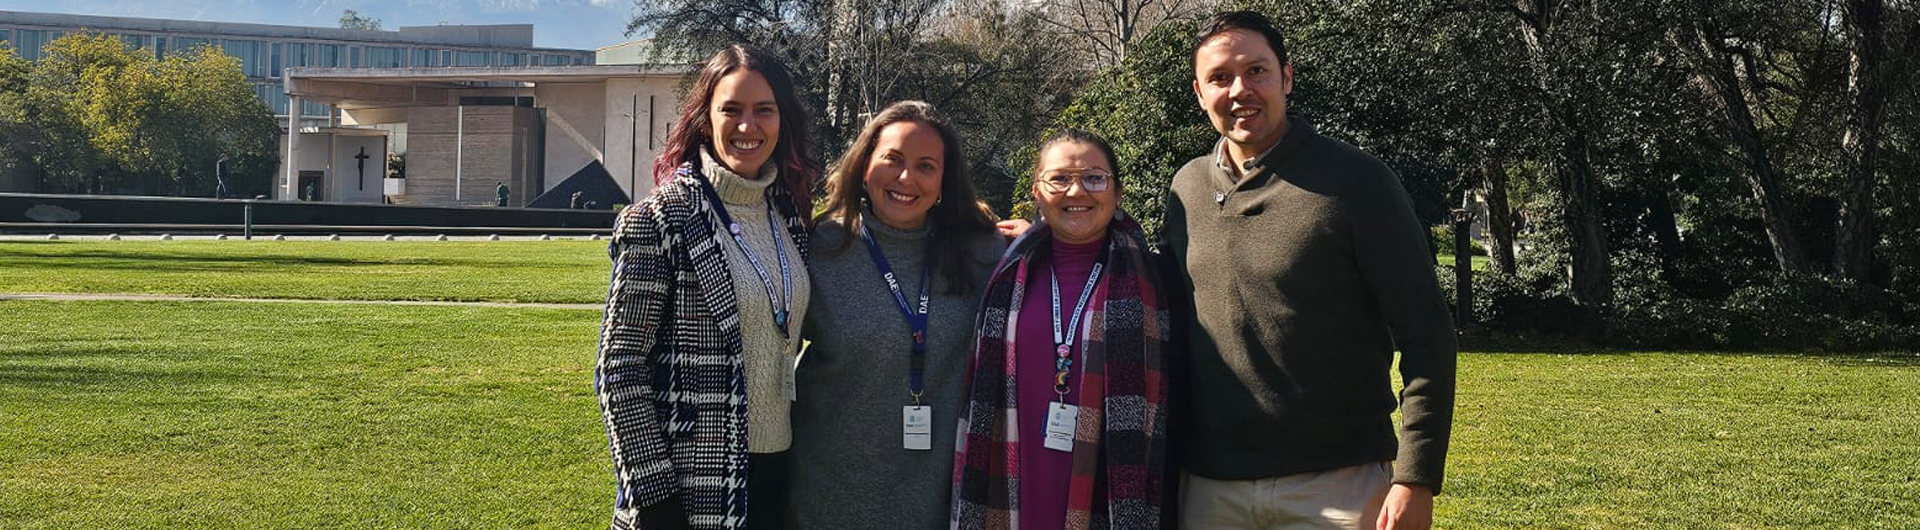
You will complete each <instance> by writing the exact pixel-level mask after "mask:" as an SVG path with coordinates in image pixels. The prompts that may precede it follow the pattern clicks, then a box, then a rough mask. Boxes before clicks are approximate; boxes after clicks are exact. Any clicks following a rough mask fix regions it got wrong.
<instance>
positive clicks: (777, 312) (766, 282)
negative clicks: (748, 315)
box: [693, 171, 793, 339]
mask: <svg viewBox="0 0 1920 530" xmlns="http://www.w3.org/2000/svg"><path fill="white" fill-rule="evenodd" d="M693 178H694V180H697V181H699V182H700V191H701V192H702V193H705V194H706V196H707V200H708V201H711V202H712V203H713V211H714V213H717V214H720V224H721V225H724V226H725V227H726V229H727V235H730V236H733V244H735V245H739V246H740V253H741V254H746V255H747V263H751V264H753V272H754V273H755V274H757V275H759V276H760V287H762V288H765V289H766V291H767V308H768V309H769V310H771V311H772V312H773V327H774V329H776V330H778V331H779V332H780V338H782V339H785V338H788V337H787V319H788V317H789V316H790V315H792V314H793V267H792V266H791V265H789V264H788V263H787V247H786V245H782V244H780V232H781V230H780V227H781V223H780V219H779V216H778V215H775V214H774V212H773V201H772V200H771V199H769V200H766V201H765V202H766V203H767V231H769V232H772V233H773V252H774V255H775V256H778V257H779V259H780V287H781V288H780V290H778V291H776V290H774V287H773V275H772V274H769V273H768V272H767V267H766V266H765V265H762V264H760V258H759V257H756V256H754V254H753V247H750V246H748V245H747V238H745V237H741V236H740V224H739V223H735V222H733V216H732V215H728V214H727V203H726V202H724V201H721V200H720V193H719V192H717V191H714V189H713V183H712V182H707V177H706V176H705V175H701V174H700V172H698V171H695V172H693Z"/></svg>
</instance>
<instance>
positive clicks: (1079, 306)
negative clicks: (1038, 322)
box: [1043, 255, 1106, 452]
mask: <svg viewBox="0 0 1920 530" xmlns="http://www.w3.org/2000/svg"><path fill="white" fill-rule="evenodd" d="M1105 266H1106V259H1105V256H1104V255H1103V256H1102V258H1101V259H1100V260H1098V261H1095V262H1093V272H1091V273H1089V274H1087V285H1086V287H1085V288H1083V289H1081V290H1080V301H1079V302H1078V303H1076V304H1074V306H1073V316H1072V318H1071V319H1070V320H1068V321H1067V325H1066V326H1065V327H1061V325H1060V324H1061V322H1060V275H1059V273H1058V272H1056V270H1055V269H1056V268H1055V267H1049V268H1048V270H1047V276H1048V279H1049V280H1052V283H1051V284H1050V285H1051V286H1052V288H1053V345H1054V350H1053V351H1054V353H1055V354H1056V355H1057V356H1058V357H1057V358H1056V359H1055V360H1054V363H1053V369H1054V372H1053V392H1054V393H1055V394H1058V395H1059V396H1060V397H1059V399H1057V400H1055V401H1054V402H1052V403H1048V404H1047V430H1046V432H1045V433H1044V436H1045V438H1043V440H1045V443H1044V444H1043V445H1044V446H1045V447H1046V448H1048V449H1052V450H1055V451H1066V452H1073V433H1074V430H1075V428H1076V427H1078V425H1079V423H1080V407H1078V406H1075V405H1069V404H1067V392H1068V391H1070V390H1072V388H1073V387H1071V386H1068V383H1069V382H1071V381H1072V379H1073V339H1074V337H1075V336H1076V335H1079V334H1080V317H1082V316H1084V315H1085V314H1086V310H1087V300H1088V299H1090V298H1092V297H1093V289H1094V287H1095V286H1097V285H1099V283H1100V270H1101V269H1102V268H1104V267H1105Z"/></svg>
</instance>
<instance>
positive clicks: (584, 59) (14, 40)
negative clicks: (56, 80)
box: [0, 29, 593, 78]
mask: <svg viewBox="0 0 1920 530" xmlns="http://www.w3.org/2000/svg"><path fill="white" fill-rule="evenodd" d="M66 34H67V32H66V31H60V30H30V29H0V43H6V44H7V45H8V46H9V47H11V48H12V49H13V50H14V53H17V54H19V55H20V56H21V57H23V58H26V59H28V60H39V59H41V58H42V57H45V55H46V54H45V52H44V51H43V50H42V48H44V47H45V46H46V45H47V43H48V42H51V41H53V40H54V39H58V38H60V37H62V36H65V35H66ZM110 35H114V36H117V37H119V38H120V41H121V42H124V43H126V44H127V46H128V47H129V48H137V49H148V50H153V53H154V56H155V57H156V58H160V57H165V56H166V55H167V54H170V53H182V52H186V51H188V50H192V49H194V48H198V47H201V46H213V47H215V48H216V49H219V50H220V51H221V52H223V53H226V54H227V55H231V56H233V57H234V58H236V59H239V60H240V68H241V70H242V71H244V72H245V73H246V75H247V76H248V77H253V78H278V77H280V74H281V72H282V71H283V70H285V69H287V68H295V67H303V66H305V67H323V68H324V67H348V68H405V67H441V66H455V67H479V66H568V65H580V64H591V63H592V60H593V59H592V58H593V56H592V54H590V53H584V52H582V53H567V54H559V53H524V52H504V51H503V52H496V51H482V50H452V49H432V48H411V47H399V46H361V45H349V44H326V43H317V42H268V41H261V40H252V39H216V38H209V37H185V36H177V35H143V34H111V33H110Z"/></svg>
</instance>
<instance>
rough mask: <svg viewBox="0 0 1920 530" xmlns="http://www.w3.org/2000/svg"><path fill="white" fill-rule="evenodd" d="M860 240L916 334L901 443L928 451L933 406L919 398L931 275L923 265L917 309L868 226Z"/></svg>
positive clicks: (924, 368)
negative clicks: (909, 299)
mask: <svg viewBox="0 0 1920 530" xmlns="http://www.w3.org/2000/svg"><path fill="white" fill-rule="evenodd" d="M860 240H861V242H864V243H866V244H867V255H869V256H871V257H872V258H873V266H874V268H876V269H879V270H880V279H882V280H886V282H887V289H888V290H890V291H893V302H894V305H895V306H897V307H899V308H900V316H902V317H906V319H907V327H908V328H910V329H911V330H912V331H913V337H912V338H913V350H912V357H911V363H912V371H911V372H910V373H908V374H907V391H908V392H909V394H910V395H912V396H913V404H912V405H907V406H906V407H905V408H903V409H902V411H901V420H900V421H901V434H902V436H903V437H904V438H903V440H902V443H903V444H904V446H905V447H906V448H907V449H908V450H913V451H927V450H931V449H933V407H930V406H927V405H922V404H921V403H920V395H921V394H923V393H925V392H926V388H927V310H928V305H929V304H928V298H927V285H928V282H929V280H930V279H931V277H932V275H930V274H927V267H926V264H925V263H921V265H920V304H919V305H918V306H917V307H916V306H914V305H913V304H911V303H909V302H908V300H907V293H906V291H905V290H903V289H901V288H900V279H899V277H898V276H896V275H895V274H894V273H893V267H891V266H889V265H887V256H886V254H884V253H881V252H880V244H879V243H875V242H874V241H873V233H871V232H868V231H867V227H866V225H864V224H863V225H861V226H860Z"/></svg>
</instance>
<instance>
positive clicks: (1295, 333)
mask: <svg viewBox="0 0 1920 530" xmlns="http://www.w3.org/2000/svg"><path fill="white" fill-rule="evenodd" d="M1193 62H1194V82H1193V88H1194V94H1195V95H1196V96H1197V97H1198V99H1199V102H1200V105H1201V107H1202V108H1204V109H1205V110H1206V112H1207V116H1208V118H1209V119H1210V120H1211V121H1212V123H1213V126H1214V129H1215V130H1217V131H1219V132H1220V135H1221V136H1222V138H1221V140H1220V142H1219V144H1218V145H1217V146H1216V147H1215V148H1214V152H1213V153H1210V154H1208V155H1206V156H1202V157H1199V158H1196V159H1194V160H1193V161H1192V162H1189V163H1188V164H1187V165H1186V167H1184V168H1181V169H1180V171H1179V173H1177V174H1176V175H1175V176H1174V178H1173V186H1172V188H1173V189H1172V192H1173V196H1172V197H1170V198H1169V200H1168V201H1167V219H1166V226H1165V229H1164V233H1163V237H1164V239H1165V241H1164V245H1165V249H1164V250H1165V251H1166V252H1167V255H1168V256H1169V258H1170V259H1171V260H1174V261H1176V262H1177V265H1176V266H1174V267H1172V269H1173V270H1176V271H1178V273H1177V274H1178V275H1179V278H1178V281H1181V282H1184V285H1182V286H1181V287H1182V288H1184V289H1187V290H1188V291H1187V292H1190V293H1191V299H1190V301H1191V302H1192V304H1191V305H1189V306H1187V307H1186V309H1187V310H1186V311H1184V313H1185V314H1184V315H1182V316H1180V317H1179V319H1180V320H1181V321H1183V322H1184V333H1185V335H1186V341H1187V344H1188V347H1189V349H1188V352H1187V356H1186V358H1187V359H1188V361H1187V364H1186V365H1185V370H1186V374H1185V375H1186V377H1185V383H1186V389H1185V392H1184V395H1183V399H1182V401H1183V402H1184V406H1183V407H1182V408H1181V412H1182V417H1183V420H1182V425H1183V428H1182V432H1181V433H1180V437H1181V442H1180V444H1181V445H1182V446H1183V447H1184V449H1183V450H1182V451H1181V454H1180V457H1181V459H1182V462H1183V465H1184V469H1185V472H1186V474H1185V475H1184V476H1183V480H1182V482H1183V483H1184V484H1185V487H1184V489H1183V491H1182V493H1181V503H1180V509H1181V515H1180V519H1181V526H1182V527H1184V528H1367V529H1372V528H1383V529H1385V528H1396V529H1404V528H1411V529H1424V528H1427V527H1429V526H1430V525H1431V521H1432V510H1433V495H1434V494H1435V493H1438V492H1439V491H1440V485H1441V476H1442V471H1443V468H1444V467H1445V463H1446V452H1447V438H1448V432H1449V430H1450V429H1451V424H1452V415H1453V382H1454V381H1453V379H1454V355H1455V349H1456V347H1457V346H1456V343H1455V338H1454V333H1453V324H1452V321H1451V318H1450V316H1449V314H1448V310H1447V304H1446V301H1445V300H1443V299H1442V297H1441V294H1440V288H1439V285H1438V283H1437V282H1436V281H1435V279H1434V274H1433V265H1432V263H1433V261H1432V258H1431V256H1430V254H1429V253H1428V251H1427V246H1426V245H1427V242H1426V235H1425V229H1424V227H1423V226H1422V225H1421V224H1420V223H1419V221H1417V220H1416V219H1415V217H1414V214H1413V208H1412V206H1411V204H1410V202H1409V201H1408V198H1407V194H1406V191H1405V190H1403V189H1402V188H1401V186H1400V181H1399V178H1398V177H1397V176H1396V175H1395V174H1394V172H1393V171H1392V170H1390V169H1388V168H1387V167H1386V166H1385V165H1384V164H1382V163H1381V162H1380V161H1379V160H1377V159H1375V158H1374V157H1372V156H1370V155H1368V154H1366V153H1364V152H1361V151H1360V150H1359V149H1357V148H1355V147H1353V146H1351V145H1347V144H1345V143H1342V142H1340V141H1338V140H1334V139H1331V138H1327V137H1325V136H1320V135H1318V134H1316V133H1315V132H1314V130H1313V126H1312V125H1310V124H1308V123H1307V121H1306V120H1305V119H1304V118H1301V117H1299V116H1297V115H1289V114H1288V113H1287V107H1286V96H1287V94H1288V93H1289V92H1291V91H1292V88H1293V67H1292V64H1291V63H1289V62H1288V61H1287V53H1286V48H1285V45H1284V43H1283V42H1282V39H1281V35H1280V32H1279V30H1278V29H1276V28H1275V27H1274V26H1273V25H1272V23H1271V22H1269V21H1268V20H1267V19H1266V18H1265V17H1263V16H1261V15H1259V14H1257V13H1252V12H1233V13H1224V14H1221V15H1218V16H1216V17H1214V19H1213V20H1211V21H1210V22H1209V23H1208V24H1206V25H1205V26H1203V27H1202V29H1201V31H1200V34H1199V35H1198V37H1197V38H1196V40H1195V49H1194V55H1193ZM1174 292H1175V293H1176V294H1177V293H1180V292H1181V291H1179V290H1175V291H1174ZM1180 298H1181V297H1178V296H1176V301H1181V300H1180ZM1396 346H1398V349H1399V350H1400V351H1401V358H1400V375H1401V378H1402V379H1403V380H1404V381H1405V382H1406V386H1405V389H1404V390H1403V391H1402V392H1401V394H1400V395H1399V397H1398V399H1395V396H1394V394H1393V381H1392V368H1393V361H1394V358H1393V353H1394V349H1395V347H1396ZM1396 406H1398V407H1399V408H1400V411H1401V414H1402V417H1403V419H1402V422H1401V425H1400V432H1399V437H1398V439H1396V437H1395V433H1394V425H1393V420H1392V414H1393V411H1394V408H1395V407H1396ZM1389 462H1390V463H1389Z"/></svg>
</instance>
